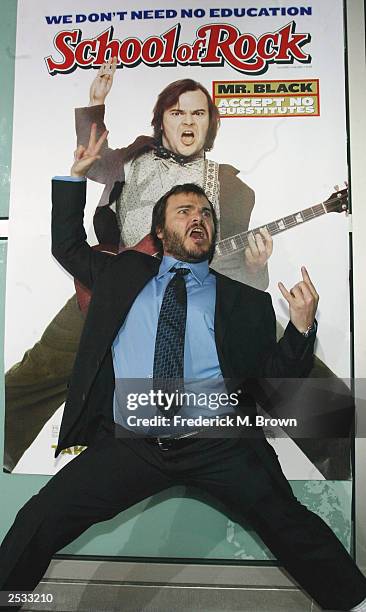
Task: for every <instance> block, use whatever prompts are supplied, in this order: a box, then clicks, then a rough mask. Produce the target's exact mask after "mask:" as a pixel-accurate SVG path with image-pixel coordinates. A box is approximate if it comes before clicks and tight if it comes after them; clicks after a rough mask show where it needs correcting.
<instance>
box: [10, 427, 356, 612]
mask: <svg viewBox="0 0 366 612" xmlns="http://www.w3.org/2000/svg"><path fill="white" fill-rule="evenodd" d="M263 450H264V451H265V453H266V454H267V459H266V460H263ZM259 451H260V452H259ZM176 484H184V485H188V486H194V487H199V489H200V490H203V491H206V492H208V493H209V494H211V495H213V496H214V497H216V498H217V499H218V500H219V501H220V502H221V503H223V504H225V505H226V506H227V507H228V508H229V509H230V512H231V513H232V512H234V513H235V514H236V516H237V517H238V516H239V517H240V516H241V517H242V518H243V520H245V522H246V523H247V522H248V521H249V522H250V523H251V525H252V526H253V528H254V529H255V531H256V532H257V533H258V535H259V536H260V537H261V538H262V540H263V541H264V543H265V544H266V545H267V546H268V548H269V549H270V550H271V551H272V553H273V554H274V555H275V556H276V558H277V559H278V560H279V562H280V563H281V565H282V566H283V567H284V568H285V569H286V570H287V571H288V572H289V573H290V574H291V575H292V576H293V577H294V578H295V580H297V582H298V583H299V584H300V585H301V586H302V587H303V588H304V589H305V590H306V591H307V592H308V593H309V595H310V596H311V597H312V598H313V599H314V600H315V601H316V602H317V603H318V604H319V605H320V606H321V607H323V608H324V609H330V610H349V609H350V608H351V607H353V606H355V605H356V604H358V603H360V601H361V600H363V599H364V598H365V597H366V579H365V578H364V577H363V575H362V574H361V572H360V571H359V570H358V568H357V567H356V565H355V563H354V562H353V560H352V559H351V557H350V556H349V555H348V553H347V552H346V550H345V549H344V547H343V546H342V544H341V543H340V542H339V540H338V538H337V537H336V536H335V535H334V534H333V532H332V531H331V530H330V529H329V527H328V526H327V525H326V524H325V523H324V522H323V521H322V520H321V519H320V518H319V517H318V516H317V515H315V514H314V513H312V512H310V511H309V510H307V509H306V508H305V506H303V505H302V504H300V503H299V502H298V501H297V500H296V498H295V497H294V495H293V493H292V490H291V488H290V486H289V484H288V483H287V480H286V479H285V477H284V475H283V473H282V471H281V468H280V465H279V463H278V460H277V457H276V454H275V453H274V451H273V449H272V448H271V447H270V445H269V444H268V443H267V442H266V441H264V440H250V441H249V440H246V439H240V438H239V439H238V438H236V439H233V438H231V439H230V438H229V439H195V440H193V439H192V441H191V442H190V444H188V445H187V446H185V447H184V448H181V449H179V450H177V449H175V450H174V449H169V450H167V451H162V450H160V449H159V447H158V446H157V445H156V446H155V445H152V444H151V443H149V442H147V441H145V440H143V439H136V438H135V439H118V438H113V437H110V438H109V437H107V438H104V439H102V440H100V441H99V442H98V443H96V444H95V445H93V446H91V447H89V448H87V449H86V450H85V451H84V452H83V453H81V454H80V455H79V456H78V457H77V458H75V459H74V460H73V461H71V462H70V463H69V464H68V465H66V466H65V467H64V468H63V469H62V470H61V471H60V472H58V474H56V475H55V476H54V477H53V478H52V479H51V480H50V481H49V482H48V483H47V485H46V486H45V487H43V489H41V490H40V492H39V493H38V494H37V495H35V496H33V497H32V498H31V499H30V500H29V501H28V502H27V504H26V505H25V506H24V507H23V508H22V509H21V510H20V511H19V513H18V515H17V517H16V520H15V522H14V524H13V526H12V527H11V529H10V531H9V532H8V534H7V536H6V537H5V539H4V541H3V544H2V546H1V549H0V589H1V590H19V589H22V590H33V589H34V588H35V587H36V585H37V584H38V582H39V581H40V580H41V578H42V576H43V574H44V573H45V571H46V569H47V566H48V564H49V562H50V560H51V557H52V556H53V554H54V553H56V552H57V551H59V550H60V549H61V548H63V547H64V546H66V544H68V543H69V542H71V541H72V540H74V539H75V538H76V537H78V536H79V535H80V534H81V533H82V532H84V531H85V530H86V529H87V528H88V527H90V526H91V525H93V524H94V523H97V522H99V521H105V520H107V519H110V518H112V517H113V516H115V515H116V514H118V513H119V512H121V511H122V510H125V509H126V508H128V507H130V506H132V505H133V504H135V503H137V502H139V501H141V500H142V499H144V498H146V497H148V496H150V495H153V494H155V493H158V492H159V491H162V490H163V489H166V488H168V487H170V486H173V485H176ZM243 571H245V570H243Z"/></svg>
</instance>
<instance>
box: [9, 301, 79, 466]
mask: <svg viewBox="0 0 366 612" xmlns="http://www.w3.org/2000/svg"><path fill="white" fill-rule="evenodd" d="M83 325H84V319H83V317H82V315H81V312H80V310H79V307H78V304H77V301H76V296H73V297H72V298H71V299H70V300H68V302H66V304H65V306H64V307H63V308H62V309H61V310H60V312H59V313H58V314H57V315H56V316H55V317H54V319H53V320H52V321H51V323H50V324H49V325H48V326H47V328H46V330H45V331H44V333H43V335H42V337H41V339H40V340H39V342H37V343H36V344H35V345H34V346H33V348H31V349H30V350H28V351H27V352H26V353H25V355H24V357H23V359H22V361H21V362H19V363H17V364H15V365H14V366H13V367H12V368H11V369H10V370H9V371H8V372H7V373H6V375H5V402H6V403H5V406H6V409H5V441H4V449H5V451H4V467H5V469H7V470H9V471H11V470H12V469H13V468H14V467H15V465H16V464H17V462H18V461H19V459H20V458H21V456H22V455H23V453H24V452H25V450H26V449H27V448H28V447H29V445H30V444H32V442H33V441H34V439H35V438H36V436H37V435H38V434H39V432H40V431H41V429H42V427H43V426H44V425H45V423H46V422H47V421H48V419H49V418H50V417H51V416H52V415H53V414H54V413H55V412H56V410H57V409H58V408H59V407H60V406H61V405H62V404H63V402H64V401H65V397H66V392H67V384H68V381H69V378H70V375H71V371H72V367H73V364H74V360H75V355H76V351H77V348H78V345H79V340H80V336H81V331H82V328H83Z"/></svg>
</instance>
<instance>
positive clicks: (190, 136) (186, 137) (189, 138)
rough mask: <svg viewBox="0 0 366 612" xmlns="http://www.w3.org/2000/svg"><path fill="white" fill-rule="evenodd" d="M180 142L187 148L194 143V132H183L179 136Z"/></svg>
mask: <svg viewBox="0 0 366 612" xmlns="http://www.w3.org/2000/svg"><path fill="white" fill-rule="evenodd" d="M181 141H182V142H183V144H185V145H187V146H189V145H191V144H193V142H194V132H193V131H192V130H184V132H182V135H181Z"/></svg>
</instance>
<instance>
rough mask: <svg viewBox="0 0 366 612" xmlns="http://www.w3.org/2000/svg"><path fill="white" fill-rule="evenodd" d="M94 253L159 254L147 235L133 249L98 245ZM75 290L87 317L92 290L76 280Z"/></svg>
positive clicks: (79, 303)
mask: <svg viewBox="0 0 366 612" xmlns="http://www.w3.org/2000/svg"><path fill="white" fill-rule="evenodd" d="M92 249H93V250H94V251H101V252H102V253H107V255H111V256H112V255H118V253H123V251H139V252H140V253H146V255H151V256H155V255H156V254H157V248H156V244H155V242H154V240H153V238H152V236H151V234H147V236H145V237H144V238H143V239H142V240H140V242H138V243H137V244H136V245H135V246H133V247H121V248H119V249H118V248H117V247H116V246H115V245H108V244H96V245H95V246H93V247H92ZM74 284H75V289H76V299H77V301H78V305H79V308H80V310H81V312H82V314H83V315H84V316H85V315H86V313H87V311H88V308H89V304H90V300H91V295H92V292H91V290H90V289H88V288H87V287H85V285H83V284H82V283H80V282H79V281H78V280H77V279H76V278H75V279H74Z"/></svg>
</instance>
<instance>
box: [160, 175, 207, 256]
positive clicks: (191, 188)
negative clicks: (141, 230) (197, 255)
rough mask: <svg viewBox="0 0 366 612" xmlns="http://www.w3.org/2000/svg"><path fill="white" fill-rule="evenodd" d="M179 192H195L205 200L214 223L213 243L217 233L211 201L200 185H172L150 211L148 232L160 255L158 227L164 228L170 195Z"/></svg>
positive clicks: (161, 253)
mask: <svg viewBox="0 0 366 612" xmlns="http://www.w3.org/2000/svg"><path fill="white" fill-rule="evenodd" d="M180 193H196V194H197V195H199V196H202V197H204V198H205V199H206V200H207V202H208V203H209V205H210V208H211V212H212V221H213V225H214V236H213V243H215V239H216V233H217V215H216V212H215V209H214V207H213V205H212V202H210V200H209V199H208V197H207V195H206V193H205V191H204V189H202V187H200V186H199V185H197V184H196V183H184V185H174V187H172V188H171V189H169V191H167V192H166V193H164V195H162V196H161V198H159V200H158V201H157V202H156V204H155V206H154V208H153V211H152V219H151V230H150V234H151V236H152V238H153V240H154V242H155V244H156V246H157V248H158V253H159V255H161V256H162V255H163V243H162V241H161V240H160V238H158V236H157V232H158V231H159V229H164V227H165V213H166V207H167V204H168V200H169V198H170V196H173V195H179V194H180ZM211 259H212V257H211ZM211 259H210V261H211Z"/></svg>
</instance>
